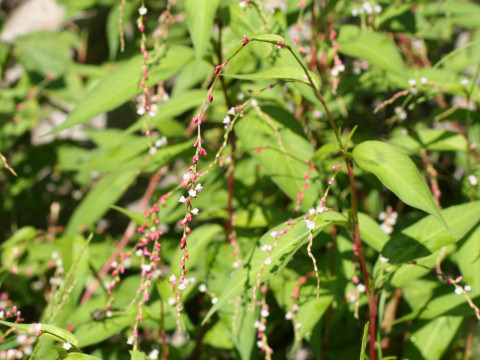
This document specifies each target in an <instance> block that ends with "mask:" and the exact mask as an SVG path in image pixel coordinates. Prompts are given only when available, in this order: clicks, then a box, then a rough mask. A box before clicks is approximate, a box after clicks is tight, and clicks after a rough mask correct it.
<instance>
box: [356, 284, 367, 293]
mask: <svg viewBox="0 0 480 360" xmlns="http://www.w3.org/2000/svg"><path fill="white" fill-rule="evenodd" d="M366 289H367V288H366V287H365V285H363V284H358V285H357V290H358V292H361V293H363V292H365V290H366Z"/></svg>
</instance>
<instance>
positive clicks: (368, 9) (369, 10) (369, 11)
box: [363, 1, 373, 15]
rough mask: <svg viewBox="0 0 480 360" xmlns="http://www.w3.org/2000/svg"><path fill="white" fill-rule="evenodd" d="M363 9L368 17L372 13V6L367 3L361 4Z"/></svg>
mask: <svg viewBox="0 0 480 360" xmlns="http://www.w3.org/2000/svg"><path fill="white" fill-rule="evenodd" d="M363 9H364V10H365V12H366V13H367V14H368V15H370V14H371V13H372V12H373V9H372V5H370V3H369V2H368V1H366V2H364V3H363Z"/></svg>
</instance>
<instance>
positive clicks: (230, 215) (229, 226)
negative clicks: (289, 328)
mask: <svg viewBox="0 0 480 360" xmlns="http://www.w3.org/2000/svg"><path fill="white" fill-rule="evenodd" d="M222 25H223V24H222V23H221V22H218V29H219V31H218V46H217V47H216V50H217V57H218V62H219V63H220V64H222V63H223V54H222V47H221V46H222ZM220 83H221V85H222V91H223V95H224V97H225V102H226V104H227V107H228V108H229V109H230V108H231V107H232V102H231V100H230V97H229V96H228V90H227V84H226V83H225V78H224V77H223V76H221V77H220ZM230 144H231V145H232V152H231V155H230V160H231V162H230V165H229V171H228V180H227V187H228V202H227V214H228V217H227V220H226V221H225V235H226V240H225V241H227V242H228V240H229V235H230V234H231V233H232V230H233V226H232V223H233V196H234V188H235V177H234V169H235V150H236V137H235V132H234V130H233V129H232V131H231V135H230Z"/></svg>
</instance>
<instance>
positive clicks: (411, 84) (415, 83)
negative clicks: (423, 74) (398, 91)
mask: <svg viewBox="0 0 480 360" xmlns="http://www.w3.org/2000/svg"><path fill="white" fill-rule="evenodd" d="M408 85H410V86H411V87H415V86H416V85H417V81H416V80H415V79H410V80H408Z"/></svg>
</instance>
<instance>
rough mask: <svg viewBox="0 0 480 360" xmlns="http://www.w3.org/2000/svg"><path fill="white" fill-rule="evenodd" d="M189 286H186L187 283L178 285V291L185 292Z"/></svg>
mask: <svg viewBox="0 0 480 360" xmlns="http://www.w3.org/2000/svg"><path fill="white" fill-rule="evenodd" d="M186 287H187V286H186V285H185V283H181V284H180V285H178V290H185V288H186Z"/></svg>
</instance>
